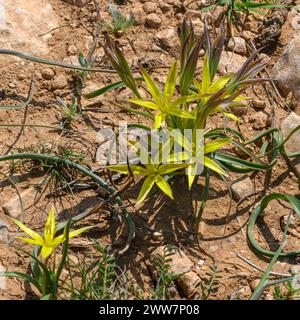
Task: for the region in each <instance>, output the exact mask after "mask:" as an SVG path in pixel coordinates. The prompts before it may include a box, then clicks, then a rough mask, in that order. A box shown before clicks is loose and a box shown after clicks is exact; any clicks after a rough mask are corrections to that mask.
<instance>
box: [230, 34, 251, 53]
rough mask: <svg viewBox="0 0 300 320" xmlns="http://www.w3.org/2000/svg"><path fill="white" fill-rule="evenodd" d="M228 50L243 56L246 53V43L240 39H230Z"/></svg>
mask: <svg viewBox="0 0 300 320" xmlns="http://www.w3.org/2000/svg"><path fill="white" fill-rule="evenodd" d="M228 48H229V49H230V50H232V51H234V52H236V53H240V54H245V53H246V52H247V46H246V41H245V39H243V38H241V37H232V38H230V40H229V43H228Z"/></svg>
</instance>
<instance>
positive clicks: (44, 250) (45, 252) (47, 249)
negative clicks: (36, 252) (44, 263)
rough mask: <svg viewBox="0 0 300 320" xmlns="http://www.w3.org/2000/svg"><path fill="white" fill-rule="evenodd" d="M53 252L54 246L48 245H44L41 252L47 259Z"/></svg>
mask: <svg viewBox="0 0 300 320" xmlns="http://www.w3.org/2000/svg"><path fill="white" fill-rule="evenodd" d="M52 252H53V247H46V246H44V247H42V250H41V254H42V257H43V259H44V260H46V259H47V258H48V257H49V256H50V255H51V253H52Z"/></svg>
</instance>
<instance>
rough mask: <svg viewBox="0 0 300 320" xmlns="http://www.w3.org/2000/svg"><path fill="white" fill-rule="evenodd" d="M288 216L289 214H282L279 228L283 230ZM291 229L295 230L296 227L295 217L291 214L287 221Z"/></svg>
mask: <svg viewBox="0 0 300 320" xmlns="http://www.w3.org/2000/svg"><path fill="white" fill-rule="evenodd" d="M288 218H289V215H288V214H287V215H285V216H282V217H281V218H280V225H281V230H282V231H284V230H285V227H286V224H287V222H288ZM291 229H294V230H296V229H297V225H296V219H295V217H294V216H293V215H292V216H291V218H290V223H289V230H291Z"/></svg>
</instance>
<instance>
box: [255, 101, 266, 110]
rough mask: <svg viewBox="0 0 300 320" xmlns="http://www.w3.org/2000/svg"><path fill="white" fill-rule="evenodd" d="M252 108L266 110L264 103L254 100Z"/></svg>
mask: <svg viewBox="0 0 300 320" xmlns="http://www.w3.org/2000/svg"><path fill="white" fill-rule="evenodd" d="M252 102H253V106H254V108H256V109H265V108H266V102H265V101H262V100H258V99H254V100H253V101H252Z"/></svg>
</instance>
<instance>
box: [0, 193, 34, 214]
mask: <svg viewBox="0 0 300 320" xmlns="http://www.w3.org/2000/svg"><path fill="white" fill-rule="evenodd" d="M36 194H37V191H36V190H35V189H34V188H33V187H31V188H29V189H27V190H25V191H23V192H21V194H20V196H21V199H22V202H23V207H24V210H26V209H27V208H29V207H31V206H32V205H34V203H35V200H36ZM3 210H4V212H5V213H6V214H8V215H9V216H11V217H12V218H18V217H19V216H20V214H21V213H22V209H21V204H20V199H19V197H18V196H16V197H15V198H13V199H11V200H10V201H8V203H7V204H5V205H4V206H3Z"/></svg>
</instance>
